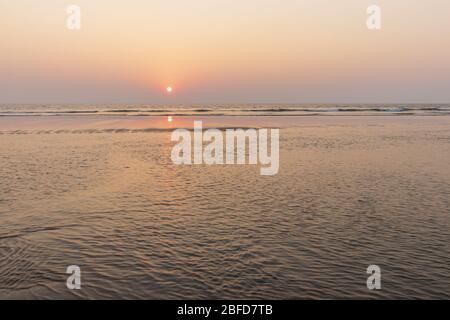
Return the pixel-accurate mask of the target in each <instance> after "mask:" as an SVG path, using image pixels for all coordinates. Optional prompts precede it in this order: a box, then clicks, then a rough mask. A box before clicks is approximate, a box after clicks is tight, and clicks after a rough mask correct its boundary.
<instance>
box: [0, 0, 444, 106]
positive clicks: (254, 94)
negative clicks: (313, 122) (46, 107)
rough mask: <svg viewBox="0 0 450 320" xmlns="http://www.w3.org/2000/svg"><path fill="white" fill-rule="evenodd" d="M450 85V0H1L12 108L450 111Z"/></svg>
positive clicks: (4, 68)
mask: <svg viewBox="0 0 450 320" xmlns="http://www.w3.org/2000/svg"><path fill="white" fill-rule="evenodd" d="M70 4H75V5H79V6H80V8H81V29H80V30H69V29H67V27H66V19H67V17H68V14H67V13H66V8H67V6H68V5H70ZM371 4H377V5H379V6H380V7H381V9H382V28H381V30H378V31H373V30H368V29H367V27H366V20H367V17H368V15H367V13H366V9H367V7H368V6H369V5H371ZM167 86H171V87H173V92H172V93H171V94H167V93H166V92H165V89H166V87H167ZM449 88H450V1H448V0H429V1H425V0H396V1H388V0H377V1H375V0H340V1H337V0H335V1H331V0H283V1H280V0H243V1H231V0H171V1H167V0H148V1H144V0H128V1H125V0H95V1H92V0H71V1H64V0H41V1H38V0H14V1H12V0H0V103H149V104H152V103H155V104H172V103H364V102H366V103H390V102H404V103H414V102H415V103H427V102H428V103H433V102H436V103H438V102H442V103H446V102H447V103H448V102H450V89H449Z"/></svg>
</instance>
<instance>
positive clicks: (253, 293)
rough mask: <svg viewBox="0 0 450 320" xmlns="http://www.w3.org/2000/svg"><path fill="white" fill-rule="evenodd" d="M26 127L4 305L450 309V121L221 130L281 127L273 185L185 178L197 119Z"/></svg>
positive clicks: (9, 214) (3, 190) (255, 179)
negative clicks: (77, 282) (219, 303)
mask: <svg viewBox="0 0 450 320" xmlns="http://www.w3.org/2000/svg"><path fill="white" fill-rule="evenodd" d="M5 118H7V119H6V120H5ZM26 118H27V119H28V120H20V121H18V120H15V119H14V118H12V117H3V118H2V119H1V120H0V132H1V134H0V150H1V153H0V173H1V174H0V257H1V259H0V298H11V299H15V298H40V299H48V298H58V299H59V298H61V299H62V298H68V299H70V298H107V299H108V298H127V299H131V298H140V299H142V298H146V299H166V298H194V299H200V298H238V299H240V298H254V299H256V298H274V299H282V298H307V299H312V298H322V299H324V298H410V299H416V298H424V299H432V298H438V299H442V298H447V299H448V298H450V280H449V279H450V277H449V275H450V247H449V245H448V242H449V239H450V228H449V222H450V210H449V208H450V166H449V161H448V159H450V126H449V125H450V117H446V116H436V117H423V116H402V117H365V116H363V117H348V118H347V117H287V118H285V119H282V117H268V116H266V117H264V118H257V117H245V118H236V117H234V118H226V117H225V118H221V117H217V118H209V119H210V120H209V121H210V122H209V126H219V127H220V126H223V127H229V126H245V127H260V126H274V127H281V128H282V129H281V134H280V139H281V141H280V148H281V149H280V171H279V173H278V175H276V176H272V177H267V176H261V175H260V174H259V167H258V166H248V165H246V166H237V165H235V166H204V165H200V166H175V165H173V164H172V163H171V160H170V151H171V148H172V146H173V143H171V142H170V130H169V129H171V128H172V127H174V126H175V127H176V126H177V125H178V126H185V125H186V124H189V123H190V122H191V120H193V118H192V117H180V118H177V119H175V123H174V124H168V123H167V121H166V117H154V119H147V120H145V121H144V122H142V120H138V119H137V118H138V117H136V118H114V119H113V120H111V119H110V120H102V119H100V120H98V119H94V118H93V117H91V116H88V117H83V118H80V117H75V118H74V117H70V116H68V117H66V116H60V117H56V118H57V120H53V119H55V117H52V118H46V117H45V116H44V117H43V116H40V117H26ZM37 118H38V119H37ZM325 118H326V120H324V119H325ZM49 119H50V120H49ZM105 121H106V122H105ZM109 121H112V122H109ZM149 128H150V129H152V130H150V129H149ZM146 129H149V130H146ZM155 129H160V130H155ZM371 264H376V265H379V266H380V267H381V269H382V290H380V291H376V292H374V291H369V290H368V289H367V287H366V279H367V276H368V275H367V274H366V268H367V266H369V265H371ZM68 265H78V266H80V267H81V270H82V290H77V291H69V290H68V289H67V288H66V285H65V281H66V278H67V276H68V275H66V274H65V270H66V268H67V266H68Z"/></svg>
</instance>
